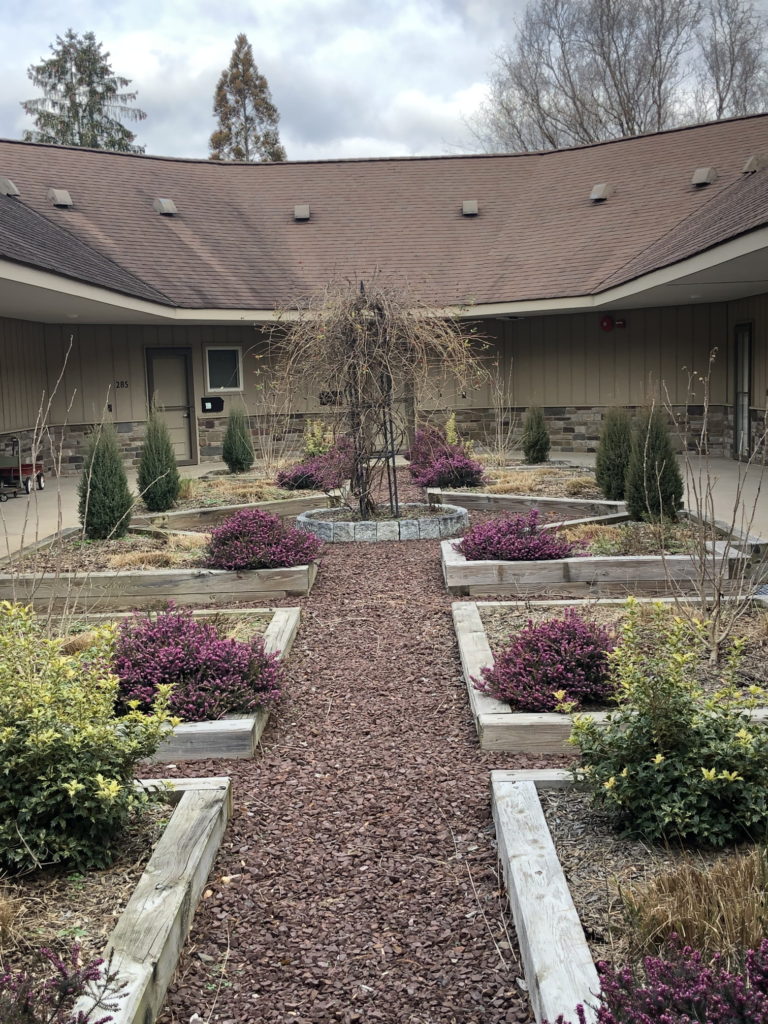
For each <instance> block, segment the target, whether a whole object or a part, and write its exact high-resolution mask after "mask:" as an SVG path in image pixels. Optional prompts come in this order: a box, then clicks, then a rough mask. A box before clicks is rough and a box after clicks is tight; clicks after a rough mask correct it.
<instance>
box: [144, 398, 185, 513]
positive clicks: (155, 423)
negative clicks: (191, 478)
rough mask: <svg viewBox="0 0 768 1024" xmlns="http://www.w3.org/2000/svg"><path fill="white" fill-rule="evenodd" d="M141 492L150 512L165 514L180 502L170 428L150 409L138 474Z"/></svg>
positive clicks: (179, 487)
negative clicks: (176, 502) (175, 503)
mask: <svg viewBox="0 0 768 1024" xmlns="http://www.w3.org/2000/svg"><path fill="white" fill-rule="evenodd" d="M138 484H139V492H140V494H141V497H142V499H143V501H144V504H145V505H146V506H147V508H148V509H149V511H150V512H165V511H167V509H169V508H171V506H172V505H173V504H174V502H175V501H177V500H178V497H179V492H180V490H181V478H180V477H179V470H178V467H177V465H176V455H175V454H174V451H173V445H172V444H171V435H170V434H169V433H168V427H167V426H166V424H165V420H163V419H162V418H161V417H160V416H159V415H158V412H157V410H156V409H150V412H149V417H148V419H147V429H146V431H145V433H144V443H143V444H142V446H141V457H140V460H139V473H138Z"/></svg>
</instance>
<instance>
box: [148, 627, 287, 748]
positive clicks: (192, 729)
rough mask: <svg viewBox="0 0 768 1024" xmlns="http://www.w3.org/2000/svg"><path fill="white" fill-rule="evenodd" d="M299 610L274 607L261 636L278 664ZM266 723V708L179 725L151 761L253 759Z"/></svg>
mask: <svg viewBox="0 0 768 1024" xmlns="http://www.w3.org/2000/svg"><path fill="white" fill-rule="evenodd" d="M269 611H270V609H266V608H238V610H237V611H236V612H216V611H212V612H199V613H197V614H199V615H222V614H223V615H231V616H232V617H233V618H237V617H242V616H243V615H249V614H250V615H264V614H267V613H269ZM300 616H301V611H300V609H299V608H276V609H274V610H273V611H272V621H271V622H270V624H269V625H268V626H267V629H266V632H265V633H264V649H265V650H266V651H267V652H268V653H270V654H277V655H278V657H279V659H280V660H281V661H282V660H283V659H284V658H287V657H288V654H289V653H290V650H291V647H292V646H293V641H294V639H295V638H296V633H297V631H298V628H299V619H300ZM268 721H269V709H268V708H261V709H260V710H259V711H257V712H256V713H255V714H252V715H238V716H233V717H231V718H230V717H227V718H222V719H219V720H218V721H216V722H183V723H182V724H181V725H177V726H176V728H175V729H174V730H173V733H172V734H171V735H170V736H169V737H168V738H167V739H165V740H163V742H162V743H161V744H160V746H159V747H158V749H157V752H156V754H155V755H154V757H153V758H152V760H153V761H160V762H163V763H165V764H169V763H172V762H174V761H194V760H207V759H209V758H231V757H232V758H242V757H254V756H255V754H256V750H257V748H258V744H259V740H260V739H261V735H262V733H263V732H264V729H265V728H266V725H267V722H268Z"/></svg>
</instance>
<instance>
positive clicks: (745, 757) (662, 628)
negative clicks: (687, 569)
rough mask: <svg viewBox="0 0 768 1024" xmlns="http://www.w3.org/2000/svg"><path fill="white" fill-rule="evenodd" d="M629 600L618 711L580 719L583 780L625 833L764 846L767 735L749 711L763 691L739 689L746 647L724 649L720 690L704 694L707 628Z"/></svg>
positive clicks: (577, 735)
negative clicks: (698, 668)
mask: <svg viewBox="0 0 768 1024" xmlns="http://www.w3.org/2000/svg"><path fill="white" fill-rule="evenodd" d="M627 604H628V608H627V615H626V618H625V619H624V621H623V623H622V627H621V633H620V636H619V640H618V643H617V645H616V647H615V648H614V650H613V651H612V652H611V653H610V654H609V656H608V657H609V661H610V664H611V676H612V679H613V682H614V683H615V685H616V696H615V699H616V702H617V704H618V710H617V711H616V712H613V713H611V715H610V716H609V721H608V724H607V725H606V726H605V727H600V726H599V725H597V724H596V723H595V721H594V720H592V719H589V718H587V717H586V716H579V715H576V716H575V719H574V732H573V739H574V742H575V743H577V744H578V746H579V747H580V749H581V754H582V758H583V764H582V767H581V768H580V769H578V770H577V772H576V775H577V778H580V779H581V780H583V781H584V782H585V783H586V784H587V786H588V787H589V788H590V789H591V790H592V793H593V795H594V797H595V800H596V802H597V804H598V805H599V806H600V807H601V808H602V809H603V810H605V811H607V812H608V814H609V815H610V816H611V817H612V818H613V819H614V821H615V823H616V825H617V826H618V827H619V828H620V829H621V830H622V831H623V832H625V833H629V834H631V835H636V836H640V837H643V838H645V839H648V840H651V841H653V842H660V841H663V842H673V843H674V842H682V843H691V844H699V845H702V846H712V847H721V846H725V845H727V844H729V843H733V842H737V841H739V840H742V839H753V840H755V841H764V840H765V838H766V836H768V729H766V727H765V726H764V725H762V724H760V723H759V722H755V721H752V720H751V719H750V715H749V714H748V711H749V709H750V708H751V707H754V706H755V705H756V704H764V703H765V701H766V694H765V692H764V691H763V690H762V689H761V688H760V687H757V686H750V687H739V686H737V685H736V680H737V675H738V668H739V663H740V660H741V658H742V655H743V641H741V640H736V641H734V643H733V645H732V648H731V650H730V651H729V652H728V655H727V658H726V660H725V664H724V665H723V669H722V676H721V682H722V688H721V689H720V690H719V691H717V692H714V693H705V692H704V691H703V689H702V687H701V686H700V685H699V684H698V683H697V682H696V673H695V663H696V662H697V661H698V660H700V659H704V658H706V657H707V653H706V625H705V624H704V623H702V622H698V623H693V624H691V623H690V622H687V621H684V620H683V619H682V618H679V617H677V616H675V615H671V614H670V611H669V609H668V608H667V607H665V606H664V605H662V604H657V605H655V606H654V608H653V610H652V612H651V614H650V616H642V617H641V612H640V606H639V605H638V603H637V602H636V601H635V600H634V599H630V600H629V601H628V602H627Z"/></svg>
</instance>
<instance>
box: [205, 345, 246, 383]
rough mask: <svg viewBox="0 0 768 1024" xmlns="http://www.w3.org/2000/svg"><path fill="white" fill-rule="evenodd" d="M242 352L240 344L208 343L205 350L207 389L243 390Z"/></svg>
mask: <svg viewBox="0 0 768 1024" xmlns="http://www.w3.org/2000/svg"><path fill="white" fill-rule="evenodd" d="M242 362H243V352H242V349H241V348H240V346H239V345H238V346H232V345H210V346H208V347H207V348H206V350H205V372H206V377H207V385H208V390H209V391H242V390H243V384H242V381H243V367H242Z"/></svg>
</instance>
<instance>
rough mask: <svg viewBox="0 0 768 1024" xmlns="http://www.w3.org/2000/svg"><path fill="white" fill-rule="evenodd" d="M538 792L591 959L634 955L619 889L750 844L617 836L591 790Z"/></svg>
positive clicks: (616, 960)
mask: <svg viewBox="0 0 768 1024" xmlns="http://www.w3.org/2000/svg"><path fill="white" fill-rule="evenodd" d="M539 798H540V800H541V805H542V808H543V810H544V816H545V818H546V820H547V825H548V827H549V831H550V833H551V835H552V839H553V842H554V844H555V848H556V850H557V855H558V857H559V859H560V864H561V866H562V868H563V872H564V874H565V877H566V880H567V881H568V885H569V888H570V890H571V896H572V897H573V902H574V905H575V907H576V910H577V912H578V914H579V918H580V919H581V923H582V926H583V928H584V935H585V937H586V939H587V942H588V944H589V947H590V950H591V951H592V958H593V960H595V961H597V960H606V961H608V962H609V963H612V964H614V965H616V966H619V965H623V964H626V963H628V962H632V961H636V960H637V959H638V956H639V954H638V951H637V950H636V949H634V948H633V945H634V944H633V942H632V932H631V927H630V922H629V918H628V915H627V911H626V909H625V907H626V905H625V900H624V896H623V895H622V894H628V893H631V892H632V887H633V886H636V885H638V884H640V883H643V882H646V881H648V880H650V879H652V878H653V877H655V876H657V875H659V874H661V873H662V872H665V871H669V870H670V869H672V868H675V867H677V866H680V865H681V864H683V863H693V864H695V865H696V866H697V867H700V868H706V867H711V866H712V865H713V864H715V863H717V862H718V861H721V860H723V859H726V858H728V857H731V856H733V855H734V853H735V852H746V850H748V849H749V846H748V845H744V846H741V847H738V848H733V849H729V850H724V851H718V852H712V851H705V850H702V851H697V852H695V853H692V852H690V851H685V850H682V849H679V848H678V849H676V848H674V847H669V848H666V849H665V848H662V847H660V846H650V845H648V844H646V843H643V842H641V841H639V840H631V839H625V838H622V837H620V836H618V835H617V834H616V832H615V831H614V829H613V828H612V827H611V825H610V823H609V821H608V820H607V818H606V816H605V815H604V814H601V813H600V812H599V811H598V810H596V809H595V808H593V807H592V805H591V801H590V798H589V796H588V795H587V794H586V793H584V792H580V791H579V790H577V789H575V788H572V787H569V788H565V789H541V790H539Z"/></svg>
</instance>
